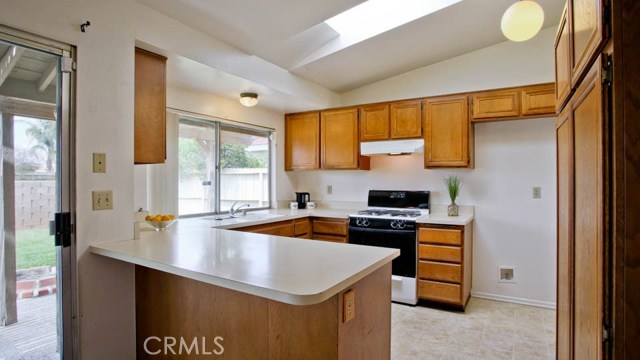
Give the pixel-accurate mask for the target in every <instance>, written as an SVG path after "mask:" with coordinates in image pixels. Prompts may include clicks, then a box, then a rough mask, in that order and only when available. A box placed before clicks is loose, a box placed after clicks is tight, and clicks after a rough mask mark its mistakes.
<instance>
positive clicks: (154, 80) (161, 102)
mask: <svg viewBox="0 0 640 360" xmlns="http://www.w3.org/2000/svg"><path fill="white" fill-rule="evenodd" d="M166 66H167V58H165V57H164V56H160V55H157V54H154V53H150V52H148V51H146V50H142V49H138V48H136V50H135V85H134V87H135V98H134V136H133V138H134V139H133V141H134V163H135V164H161V163H164V160H165V159H166V158H167V156H166V154H167V151H166V149H167V147H166V131H167V119H166V113H167V100H166V99H167V96H166V94H167V85H166V78H167V76H166Z"/></svg>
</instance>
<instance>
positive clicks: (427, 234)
mask: <svg viewBox="0 0 640 360" xmlns="http://www.w3.org/2000/svg"><path fill="white" fill-rule="evenodd" d="M418 240H419V241H420V242H421V243H431V244H444V245H458V246H459V245H461V244H462V231H460V230H458V229H439V228H426V227H421V228H420V229H418Z"/></svg>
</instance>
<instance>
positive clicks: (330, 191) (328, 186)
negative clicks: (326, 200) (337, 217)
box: [327, 185, 333, 195]
mask: <svg viewBox="0 0 640 360" xmlns="http://www.w3.org/2000/svg"><path fill="white" fill-rule="evenodd" d="M327 194H329V195H331V194H333V185H327Z"/></svg>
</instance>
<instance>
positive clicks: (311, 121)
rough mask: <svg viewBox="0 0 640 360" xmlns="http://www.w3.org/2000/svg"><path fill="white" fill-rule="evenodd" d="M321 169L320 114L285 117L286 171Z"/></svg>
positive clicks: (311, 113)
mask: <svg viewBox="0 0 640 360" xmlns="http://www.w3.org/2000/svg"><path fill="white" fill-rule="evenodd" d="M319 168H320V113H319V112H310V113H302V114H289V115H287V116H286V117H285V150H284V169H285V170H311V169H319Z"/></svg>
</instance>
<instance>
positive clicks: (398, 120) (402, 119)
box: [389, 100, 422, 139]
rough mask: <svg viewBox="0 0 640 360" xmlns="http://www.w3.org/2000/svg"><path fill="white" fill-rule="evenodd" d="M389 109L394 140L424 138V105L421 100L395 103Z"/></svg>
mask: <svg viewBox="0 0 640 360" xmlns="http://www.w3.org/2000/svg"><path fill="white" fill-rule="evenodd" d="M389 108H390V119H391V122H390V124H391V138H392V139H407V138H419V137H420V136H422V116H421V115H422V111H421V108H422V105H421V103H420V100H413V101H401V102H394V103H391V104H390V105H389Z"/></svg>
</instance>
